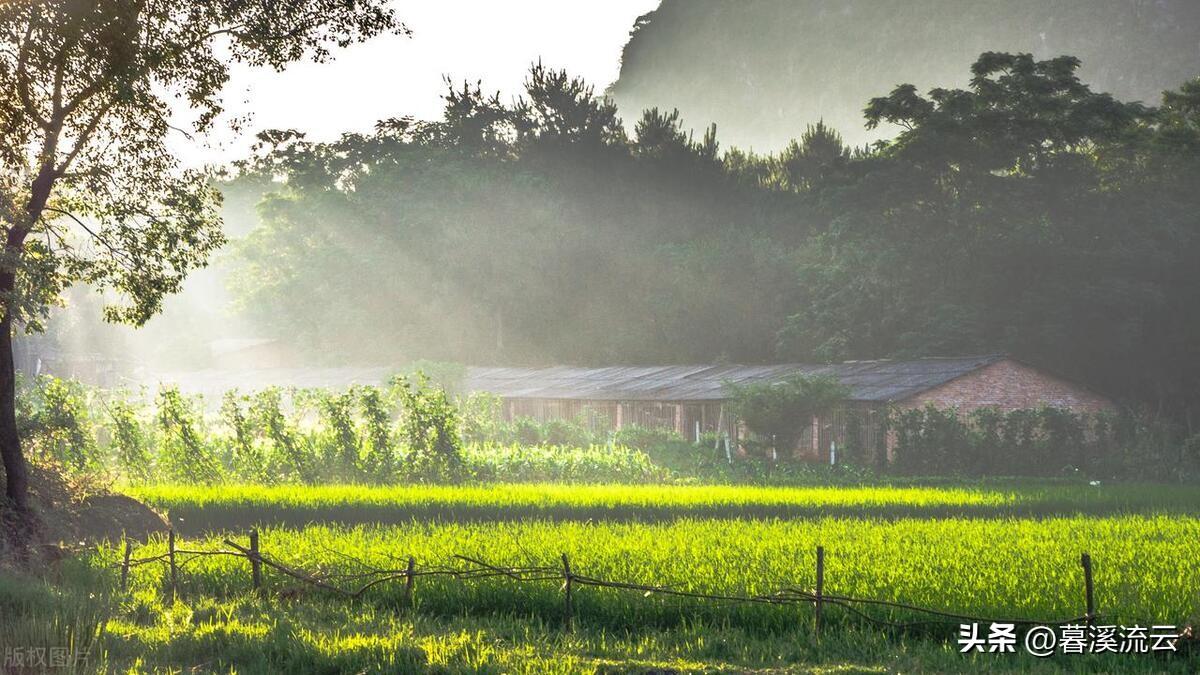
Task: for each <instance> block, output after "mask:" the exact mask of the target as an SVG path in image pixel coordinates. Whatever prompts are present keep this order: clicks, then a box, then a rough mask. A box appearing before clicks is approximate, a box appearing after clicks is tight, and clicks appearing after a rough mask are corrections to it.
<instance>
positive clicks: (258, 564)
mask: <svg viewBox="0 0 1200 675" xmlns="http://www.w3.org/2000/svg"><path fill="white" fill-rule="evenodd" d="M250 579H251V580H252V581H253V582H254V590H255V592H257V593H258V594H259V595H262V558H261V557H260V556H259V553H258V530H250Z"/></svg>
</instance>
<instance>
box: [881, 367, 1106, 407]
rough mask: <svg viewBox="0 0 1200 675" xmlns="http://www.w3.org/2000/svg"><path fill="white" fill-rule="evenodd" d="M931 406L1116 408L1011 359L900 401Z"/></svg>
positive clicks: (1085, 390)
mask: <svg viewBox="0 0 1200 675" xmlns="http://www.w3.org/2000/svg"><path fill="white" fill-rule="evenodd" d="M927 403H932V404H933V405H934V406H936V407H938V408H950V407H956V408H958V410H959V411H960V412H970V411H972V410H975V409H976V408H982V407H985V406H992V407H995V408H999V409H1000V410H1019V409H1021V408H1037V407H1039V406H1043V405H1047V406H1052V407H1057V408H1067V409H1070V410H1074V411H1076V412H1089V413H1092V412H1099V411H1101V410H1115V409H1116V405H1115V404H1114V403H1113V402H1112V401H1110V400H1109V399H1107V398H1105V397H1103V396H1100V395H1098V394H1095V393H1092V392H1090V391H1088V390H1087V389H1084V388H1082V387H1080V386H1079V385H1076V384H1072V383H1070V382H1067V381H1066V380H1062V379H1059V378H1057V377H1054V376H1052V375H1048V374H1046V373H1044V372H1042V371H1040V370H1037V369H1035V368H1031V367H1029V366H1026V365H1024V364H1022V363H1018V362H1016V361H1013V360H1010V359H1005V360H1003V361H997V362H996V363H993V364H991V365H989V366H985V367H983V368H980V369H979V370H976V371H974V372H972V373H968V374H967V375H964V376H962V377H960V378H958V379H955V380H951V381H949V382H947V383H945V384H943V385H941V386H938V387H935V388H933V389H930V390H928V391H923V392H921V393H919V394H915V395H913V396H912V397H910V398H907V399H904V400H903V401H897V402H896V405H897V407H900V408H920V407H923V406H924V405H925V404H927Z"/></svg>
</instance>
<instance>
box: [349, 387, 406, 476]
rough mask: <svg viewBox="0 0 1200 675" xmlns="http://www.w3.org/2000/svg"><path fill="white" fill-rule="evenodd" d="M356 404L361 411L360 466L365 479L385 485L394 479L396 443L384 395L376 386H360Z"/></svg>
mask: <svg viewBox="0 0 1200 675" xmlns="http://www.w3.org/2000/svg"><path fill="white" fill-rule="evenodd" d="M358 401H359V405H360V406H361V409H362V432H361V438H362V439H363V453H362V460H361V461H362V465H363V471H364V472H365V473H366V476H367V480H369V481H373V482H378V483H386V482H388V481H391V480H393V479H394V478H395V476H396V469H397V466H396V444H395V441H394V440H393V438H392V420H391V415H390V413H389V411H388V407H387V404H385V403H384V393H383V391H382V390H380V389H379V388H378V387H361V388H360V389H359V390H358Z"/></svg>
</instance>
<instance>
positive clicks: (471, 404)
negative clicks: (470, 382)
mask: <svg viewBox="0 0 1200 675" xmlns="http://www.w3.org/2000/svg"><path fill="white" fill-rule="evenodd" d="M502 405H503V400H502V399H501V398H500V397H499V396H497V395H495V394H490V393H488V392H483V391H473V392H471V393H470V394H468V395H467V396H466V397H465V398H461V399H459V414H460V415H461V417H462V434H463V440H464V441H466V442H467V443H483V442H486V441H494V440H498V439H499V438H500V437H501V434H502V433H504V432H503V429H504V422H503V420H502V419H501V406H502Z"/></svg>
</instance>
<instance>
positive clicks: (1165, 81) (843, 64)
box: [609, 0, 1200, 151]
mask: <svg viewBox="0 0 1200 675" xmlns="http://www.w3.org/2000/svg"><path fill="white" fill-rule="evenodd" d="M985 51H1007V52H1029V53H1032V54H1033V55H1034V56H1036V57H1037V58H1039V59H1043V58H1048V57H1052V56H1058V55H1061V54H1071V55H1074V56H1077V57H1079V58H1080V59H1081V60H1082V61H1083V67H1082V68H1081V70H1080V73H1081V75H1082V77H1083V79H1084V80H1085V81H1086V82H1088V83H1089V84H1090V85H1091V86H1092V88H1093V89H1094V90H1096V91H1107V92H1110V93H1112V94H1113V95H1115V96H1117V97H1118V98H1121V99H1124V100H1141V101H1145V102H1146V103H1151V104H1153V103H1157V101H1158V98H1159V94H1160V93H1161V91H1162V90H1164V89H1168V88H1173V87H1177V86H1179V85H1180V84H1181V83H1182V82H1184V81H1185V80H1187V79H1190V78H1192V77H1196V76H1198V75H1200V1H1197V0H1004V1H1003V2H1000V1H997V0H907V1H904V2H901V1H899V0H895V1H892V0H663V2H662V4H661V6H660V7H659V8H658V9H657V10H655V11H653V12H650V13H649V14H646V15H644V16H642V17H640V18H639V19H638V21H637V22H636V24H635V26H634V29H633V31H632V34H631V37H630V40H629V42H628V44H627V45H626V46H625V49H624V52H623V55H622V65H621V74H620V77H619V79H618V80H617V82H615V83H614V84H613V85H612V87H611V88H610V89H609V94H610V95H611V96H612V97H613V98H614V100H615V101H616V102H617V105H618V106H619V108H620V109H621V112H622V115H623V117H624V118H625V120H626V122H627V123H629V121H630V120H632V119H636V117H637V116H638V115H639V114H640V111H641V110H642V109H644V108H648V107H651V106H657V107H659V108H665V109H667V110H670V109H672V108H678V109H679V110H680V112H681V114H682V116H683V119H684V120H685V122H686V123H687V124H688V125H689V126H690V127H694V128H697V129H700V128H703V127H704V126H705V125H707V124H708V123H709V122H716V123H717V126H718V131H719V137H720V139H721V140H722V142H723V144H725V145H726V146H728V145H729V144H733V145H737V146H740V147H753V148H754V149H755V150H762V151H766V150H774V149H777V148H780V147H782V146H783V145H784V144H785V143H786V142H787V141H788V140H789V139H791V138H793V137H795V136H799V134H800V133H801V132H802V131H803V130H804V128H805V126H806V125H808V124H811V123H813V122H816V121H817V120H819V119H824V120H825V122H826V123H827V124H830V125H832V126H833V127H834V128H836V129H837V130H839V131H841V132H842V134H843V135H844V136H845V138H846V140H847V141H849V142H851V143H855V144H861V143H863V142H866V141H869V140H873V139H876V138H880V137H883V136H887V135H891V133H892V131H893V130H877V131H875V132H868V131H866V130H865V129H864V128H863V119H862V112H861V111H862V109H863V107H864V106H865V105H866V103H867V101H868V100H869V99H870V98H871V97H873V96H883V95H885V94H887V93H888V92H890V91H891V90H892V88H893V87H895V86H896V85H897V84H900V83H912V84H915V85H917V88H918V89H920V90H922V91H924V90H928V89H930V88H933V87H960V86H963V85H965V84H966V83H967V80H968V78H969V76H970V75H969V71H968V67H969V65H970V64H971V63H973V62H974V60H975V59H976V57H978V56H979V54H981V53H983V52H985Z"/></svg>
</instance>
